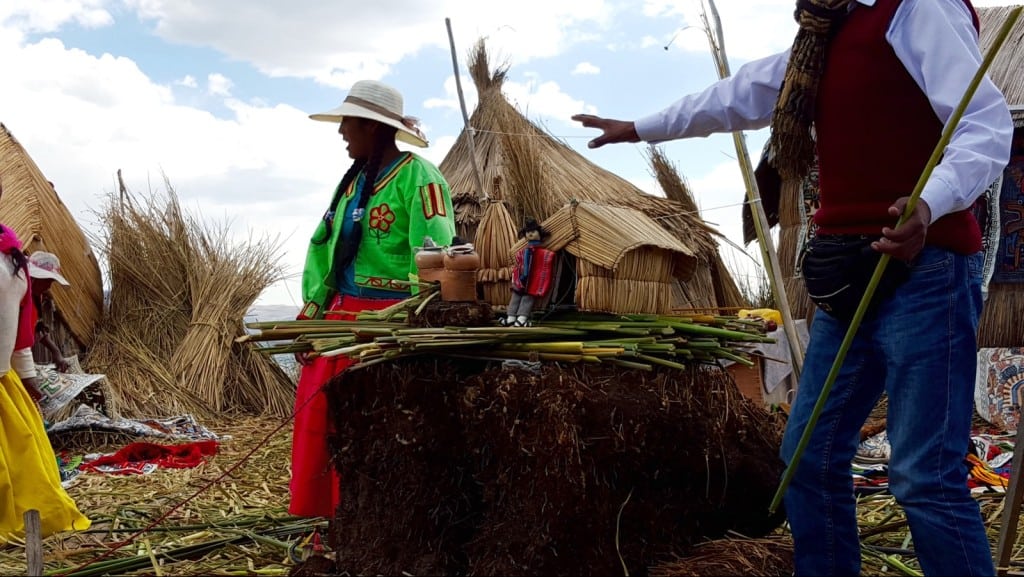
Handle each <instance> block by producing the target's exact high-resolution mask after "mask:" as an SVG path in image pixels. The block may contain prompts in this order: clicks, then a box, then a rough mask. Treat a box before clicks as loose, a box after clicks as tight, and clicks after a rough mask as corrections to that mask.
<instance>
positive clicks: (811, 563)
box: [782, 247, 995, 575]
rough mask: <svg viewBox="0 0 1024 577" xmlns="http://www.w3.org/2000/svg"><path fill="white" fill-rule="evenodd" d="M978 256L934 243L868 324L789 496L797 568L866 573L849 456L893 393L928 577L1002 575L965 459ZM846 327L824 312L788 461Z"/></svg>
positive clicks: (908, 500)
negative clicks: (879, 404) (997, 572)
mask: <svg viewBox="0 0 1024 577" xmlns="http://www.w3.org/2000/svg"><path fill="white" fill-rule="evenodd" d="M981 266H982V256H981V254H976V255H971V256H963V255H958V254H955V253H952V252H949V251H946V250H942V249H938V248H933V247H926V248H925V249H924V250H923V251H922V252H921V254H920V255H919V256H918V257H917V259H916V260H915V262H914V265H913V267H912V270H911V273H910V278H909V280H908V281H907V282H906V283H904V284H903V285H901V286H900V287H899V288H898V289H897V290H896V292H895V293H893V295H892V296H891V297H889V298H888V299H886V300H885V301H884V302H882V303H881V304H880V306H879V308H878V312H877V314H876V315H875V316H873V317H872V318H871V319H868V320H866V321H865V322H864V323H862V324H861V326H860V328H859V330H858V331H857V335H856V337H855V338H854V340H853V343H852V346H851V347H850V349H849V351H848V353H847V356H846V359H845V362H844V363H843V366H842V368H841V370H840V372H839V375H838V378H837V379H836V381H835V383H834V385H833V388H832V391H831V393H830V395H829V397H828V401H827V402H826V404H825V407H824V410H823V411H822V413H821V416H820V417H819V420H818V423H817V426H816V427H815V428H814V434H813V435H812V437H811V439H810V442H809V444H808V446H807V449H806V451H805V452H804V454H803V458H802V459H801V460H800V464H799V466H798V467H797V470H796V475H795V476H794V477H793V481H792V483H791V485H790V486H789V488H788V490H787V492H786V495H785V506H786V513H787V516H788V517H789V523H790V527H791V529H792V531H793V540H794V545H795V563H796V574H797V575H858V574H859V573H860V540H859V538H858V534H857V516H856V502H855V498H854V492H853V479H852V477H851V474H850V462H851V460H852V459H853V457H854V455H855V453H856V451H857V445H858V443H859V440H860V437H859V435H860V427H861V426H862V425H863V424H864V421H865V420H866V419H867V417H868V415H869V414H870V413H871V411H872V409H873V408H874V406H875V404H876V403H877V402H878V399H879V398H880V397H881V395H882V392H883V391H885V392H886V393H887V394H888V397H889V399H888V402H889V412H888V421H887V430H888V436H889V443H890V444H891V448H892V453H891V457H890V462H889V490H890V491H891V492H892V494H893V495H894V496H895V497H896V500H897V501H898V502H899V504H900V505H901V506H902V507H903V509H904V511H905V512H906V515H907V519H908V521H909V524H910V532H911V535H912V537H913V542H914V545H913V546H914V549H915V551H916V553H917V556H918V560H919V561H920V563H921V568H922V569H923V570H924V573H925V575H995V569H994V567H993V563H992V554H991V550H990V548H989V543H988V538H987V536H986V534H985V528H984V525H983V524H982V520H981V513H980V511H979V508H978V504H977V502H976V501H975V500H974V499H973V498H972V497H971V494H970V491H969V489H968V488H967V467H966V465H965V464H964V457H965V455H966V451H967V447H968V443H969V440H970V434H971V419H972V417H973V414H974V379H975V365H976V363H977V356H976V355H977V342H976V334H977V328H978V319H979V318H980V316H981V307H982V300H981ZM846 330H847V325H845V324H843V323H840V322H838V321H836V320H835V319H834V318H832V317H831V316H829V315H827V314H825V313H823V312H821V311H817V312H816V313H815V315H814V320H813V323H812V326H811V338H810V342H809V344H808V349H807V355H806V358H805V359H804V368H803V373H802V375H801V379H800V387H799V390H798V392H797V398H796V401H795V402H794V404H793V408H792V411H791V414H790V417H789V422H788V424H787V427H786V433H785V437H784V438H783V442H782V458H783V460H785V461H786V462H787V463H788V462H789V461H790V460H791V458H792V456H793V453H794V452H795V450H796V446H797V444H798V443H799V441H800V436H801V434H802V433H803V430H804V427H805V426H806V424H807V422H808V420H809V419H810V415H811V411H812V410H813V408H814V404H815V402H816V401H817V399H818V395H819V394H820V393H821V390H822V388H823V386H824V384H825V379H826V378H827V376H828V373H829V371H830V370H831V368H832V363H833V361H834V360H835V358H836V353H837V351H838V350H839V345H840V343H842V341H843V339H844V337H845V336H846Z"/></svg>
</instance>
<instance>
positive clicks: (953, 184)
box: [635, 0, 1013, 222]
mask: <svg viewBox="0 0 1024 577" xmlns="http://www.w3.org/2000/svg"><path fill="white" fill-rule="evenodd" d="M857 2H858V3H859V4H864V5H867V6H871V5H874V3H875V0H857ZM854 9H856V8H854ZM886 40H887V41H888V42H889V44H890V45H891V46H892V48H893V51H894V52H895V53H896V57H897V58H899V60H900V62H902V63H903V65H904V66H905V67H906V69H907V71H908V72H909V73H910V75H911V76H912V77H913V78H914V81H915V82H917V85H918V86H920V87H921V90H922V91H923V92H924V93H925V95H926V96H927V97H928V100H929V101H930V102H931V105H932V109H933V110H934V111H935V115H936V116H937V117H938V118H939V120H941V121H942V122H943V124H945V123H946V122H947V121H948V120H949V117H950V116H952V114H953V111H954V109H956V107H957V105H958V104H959V103H960V100H961V98H963V95H964V93H965V92H967V87H968V85H970V83H971V80H972V79H973V78H974V74H975V73H976V72H977V70H978V67H979V66H980V65H981V61H982V56H981V51H980V49H979V48H978V34H977V32H976V31H975V30H974V24H973V22H972V19H971V14H970V11H969V10H968V9H967V6H966V5H965V4H964V2H963V0H903V2H902V3H901V4H900V6H899V8H898V9H897V10H896V14H895V16H894V17H893V20H892V23H891V25H890V26H889V30H888V32H887V33H886ZM788 59H789V51H788V50H787V51H785V52H781V53H779V54H775V55H772V56H769V57H767V58H762V59H760V60H755V61H753V62H749V63H747V64H745V65H744V66H742V67H740V69H739V70H737V71H736V74H735V75H734V76H731V77H729V78H725V79H723V80H721V81H719V82H716V83H715V84H713V85H711V86H710V87H708V88H707V89H705V90H704V91H702V92H699V93H695V94H691V95H688V96H684V97H683V98H681V99H680V100H678V101H676V102H675V103H673V104H672V105H670V106H669V107H668V108H665V109H664V110H662V111H661V112H658V113H655V114H652V115H649V116H645V117H643V118H640V119H638V120H636V122H635V124H636V132H637V135H638V136H639V137H640V138H641V139H642V140H644V141H647V142H651V143H657V142H662V141H665V140H671V139H676V138H688V137H694V136H707V135H709V134H712V133H715V132H731V131H735V130H750V129H758V128H764V127H766V126H768V124H769V122H770V121H771V116H772V111H773V109H774V108H775V101H776V100H777V99H778V96H779V87H780V86H782V81H783V78H784V77H785V73H786V64H787V62H788ZM1012 138H1013V122H1012V120H1011V119H1010V111H1009V108H1008V107H1007V105H1006V99H1005V98H1004V97H1003V94H1002V93H1001V92H1000V91H999V89H998V88H997V87H996V86H995V84H993V83H992V81H991V80H990V79H989V78H988V77H987V76H986V77H985V79H984V81H983V82H982V83H981V84H980V85H979V86H978V90H977V92H976V93H975V95H974V98H973V99H972V100H971V102H970V104H968V106H967V109H966V110H965V111H964V115H963V117H962V118H961V120H960V124H959V125H958V126H957V129H956V130H955V131H954V133H953V136H952V139H951V140H950V142H949V145H948V146H947V147H946V150H945V154H944V155H943V157H942V161H941V162H940V163H939V164H938V166H936V167H935V170H934V172H932V175H931V178H929V180H928V182H927V183H926V184H925V188H924V190H923V191H922V192H921V198H922V199H923V200H925V201H926V202H927V203H928V207H929V208H931V211H932V222H934V221H935V220H936V219H938V218H939V217H941V216H943V215H946V214H949V213H950V212H955V211H959V210H964V209H966V208H969V207H970V206H971V205H972V204H973V203H974V201H975V200H976V199H977V198H978V197H979V196H981V194H982V193H983V192H984V191H985V189H986V188H987V187H988V185H989V184H991V183H992V182H993V181H994V180H995V179H996V178H997V177H998V176H999V174H1001V173H1002V171H1003V168H1005V167H1006V164H1007V162H1008V161H1009V159H1010V142H1011V139H1012ZM911 192H912V191H910V190H908V191H907V195H910V193H911Z"/></svg>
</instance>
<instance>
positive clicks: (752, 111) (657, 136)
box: [635, 50, 789, 144]
mask: <svg viewBox="0 0 1024 577" xmlns="http://www.w3.org/2000/svg"><path fill="white" fill-rule="evenodd" d="M788 62H789V51H788V50H787V51H785V52H780V53H778V54H774V55H772V56H768V57H767V58H762V59H760V60H754V61H752V62H748V63H746V64H744V65H743V66H741V67H740V69H739V70H737V71H736V74H734V75H732V76H730V77H728V78H723V79H722V80H719V81H718V82H716V83H714V84H712V85H711V86H709V87H708V88H706V89H704V90H703V91H701V92H697V93H695V94H690V95H687V96H684V97H682V98H680V99H679V100H677V101H676V102H674V103H672V104H671V105H669V106H668V107H667V108H665V109H664V110H661V111H660V112H657V113H655V114H651V115H649V116H644V117H642V118H639V119H637V120H636V123H635V124H636V133H637V135H638V136H639V137H640V139H641V140H644V141H647V142H650V143H652V144H656V143H658V142H662V141H665V140H674V139H677V138H691V137H694V136H708V135H709V134H713V133H716V132H733V131H737V130H750V129H758V128H764V127H766V126H768V124H769V122H771V118H772V111H773V110H774V109H775V102H776V101H777V100H778V98H779V89H780V87H781V86H782V80H783V78H785V75H786V64H787V63H788Z"/></svg>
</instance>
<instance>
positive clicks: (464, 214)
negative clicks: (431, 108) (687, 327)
mask: <svg viewBox="0 0 1024 577" xmlns="http://www.w3.org/2000/svg"><path fill="white" fill-rule="evenodd" d="M469 70H470V74H471V75H472V77H473V81H474V83H475V84H476V88H477V92H478V94H479V101H478V104H477V107H476V109H475V110H474V111H473V115H472V117H471V118H470V125H471V126H472V127H473V128H474V134H475V138H474V140H475V146H476V159H477V164H478V165H479V167H480V170H481V172H482V181H483V186H484V188H485V190H484V191H478V190H477V185H476V180H475V176H474V174H473V165H472V162H471V160H470V148H469V137H468V135H467V133H466V132H465V131H463V132H462V133H461V134H460V135H459V137H458V139H457V140H456V141H455V144H454V146H452V149H451V150H450V151H449V152H448V155H447V156H446V157H445V159H444V160H443V161H442V162H441V166H440V169H441V172H442V173H443V174H444V175H445V178H446V179H447V180H448V183H449V185H450V186H451V190H452V194H453V196H454V197H456V198H459V197H460V195H462V197H463V198H465V197H468V196H471V195H472V196H476V197H477V198H480V199H482V198H483V197H485V196H486V197H487V198H501V199H503V200H505V201H506V202H507V204H508V207H509V211H510V213H511V214H512V217H513V219H515V221H516V222H520V223H521V222H523V221H524V220H525V219H526V217H533V218H536V219H537V220H538V221H543V220H544V219H546V218H547V217H549V216H551V215H552V214H554V213H555V212H556V211H558V210H559V209H561V208H562V207H563V206H565V205H566V204H567V203H568V202H569V201H571V200H580V201H590V202H594V203H599V204H606V205H611V206H618V207H623V208H630V209H635V210H639V211H642V212H643V213H645V214H646V215H647V216H648V217H650V218H652V219H654V220H655V221H656V222H657V223H658V224H660V225H661V226H662V227H664V229H665V230H667V231H668V232H669V233H671V234H672V236H674V237H675V238H676V239H677V241H678V242H680V243H682V244H684V245H685V246H687V247H688V248H689V249H690V250H691V251H693V253H694V254H697V255H700V257H701V258H702V260H705V261H707V260H710V258H709V257H710V255H712V254H717V251H718V245H717V244H716V243H715V240H714V239H713V238H712V233H711V232H709V229H708V227H707V225H706V224H705V223H704V222H703V221H702V220H701V218H700V215H698V214H694V213H692V212H691V211H688V210H687V209H686V207H684V206H683V205H681V204H679V203H677V202H674V201H672V200H669V199H667V198H662V197H658V196H653V195H651V194H648V193H646V192H644V191H643V190H641V189H639V188H637V187H636V186H635V185H633V184H632V183H630V182H629V181H627V180H625V179H623V178H621V177H619V176H617V175H615V174H614V173H612V172H609V171H607V170H605V169H603V168H601V167H599V166H597V165H596V164H594V163H592V162H590V161H589V160H587V159H586V158H584V157H583V156H581V155H580V154H579V153H578V152H576V151H575V150H573V149H572V148H571V147H570V146H568V145H566V144H565V143H563V142H561V141H559V140H557V139H556V138H554V137H552V136H551V135H549V134H548V133H547V132H545V131H544V130H543V129H541V128H540V127H539V126H537V125H536V124H534V123H533V122H531V121H530V120H528V119H527V118H526V117H525V116H524V115H523V114H521V113H520V112H519V110H517V109H516V108H515V107H514V106H513V105H512V104H510V103H509V102H508V100H506V98H505V96H504V94H502V92H501V87H502V83H503V82H504V80H505V76H506V68H505V67H499V68H497V69H496V70H493V71H492V69H491V68H490V65H489V63H488V59H487V52H486V49H485V47H484V44H483V42H482V41H481V42H478V43H477V45H476V47H475V48H474V50H473V52H472V54H471V56H470V61H469ZM474 206H477V205H475V204H473V203H470V204H468V205H463V206H462V208H463V210H461V211H459V212H457V222H458V224H459V225H460V230H465V229H475V227H476V225H477V224H478V222H479V219H480V216H481V212H482V210H470V209H472V208H473V207H474Z"/></svg>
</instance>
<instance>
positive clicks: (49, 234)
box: [0, 124, 103, 347]
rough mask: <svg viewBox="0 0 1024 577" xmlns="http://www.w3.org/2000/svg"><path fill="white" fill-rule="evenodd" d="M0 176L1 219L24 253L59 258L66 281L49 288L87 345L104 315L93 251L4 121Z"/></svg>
mask: <svg viewBox="0 0 1024 577" xmlns="http://www.w3.org/2000/svg"><path fill="white" fill-rule="evenodd" d="M0 179H2V183H3V198H2V199H0V222H3V223H4V224H6V225H7V226H9V227H11V228H12V229H14V232H16V233H17V234H18V237H19V238H21V241H22V242H23V243H24V245H25V252H29V253H31V252H33V251H37V250H44V251H47V252H52V253H54V254H55V255H57V258H59V259H60V264H61V270H62V272H63V274H64V277H65V278H67V279H68V282H69V283H70V286H60V287H57V286H55V287H54V288H53V289H52V290H51V291H50V292H51V294H52V296H53V301H54V304H55V306H56V308H57V311H58V312H59V313H60V315H61V317H62V318H63V319H64V322H65V323H66V324H67V326H68V329H70V331H71V333H72V334H73V335H74V337H75V339H76V340H78V342H79V344H81V345H82V346H83V347H88V346H89V345H90V344H91V343H92V340H93V333H94V332H95V330H96V327H97V326H98V325H99V322H100V320H101V318H102V316H103V280H102V277H101V275H100V267H99V264H98V263H97V261H96V256H95V255H94V254H93V252H92V249H91V248H90V246H89V242H88V240H87V239H86V237H85V234H84V233H83V232H82V229H81V228H79V226H78V223H77V222H75V219H74V218H73V217H72V216H71V213H70V212H69V211H68V209H67V207H66V206H64V203H63V202H61V200H60V197H58V196H57V191H56V190H55V189H54V187H53V184H52V183H50V182H49V181H48V180H47V179H46V177H45V176H43V173H42V171H40V170H39V167H38V166H36V163H35V162H34V161H33V160H32V157H30V156H29V155H28V152H26V151H25V149H24V148H23V147H22V146H21V143H19V142H18V140H17V139H16V138H14V136H13V135H12V134H11V133H10V131H9V130H7V127H6V126H4V125H3V124H0Z"/></svg>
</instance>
